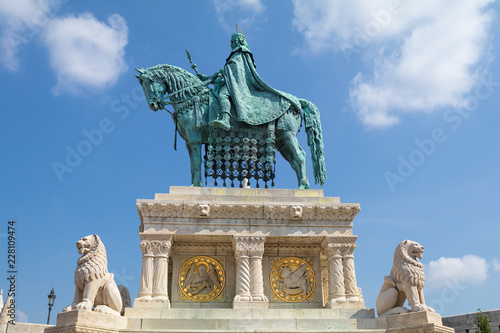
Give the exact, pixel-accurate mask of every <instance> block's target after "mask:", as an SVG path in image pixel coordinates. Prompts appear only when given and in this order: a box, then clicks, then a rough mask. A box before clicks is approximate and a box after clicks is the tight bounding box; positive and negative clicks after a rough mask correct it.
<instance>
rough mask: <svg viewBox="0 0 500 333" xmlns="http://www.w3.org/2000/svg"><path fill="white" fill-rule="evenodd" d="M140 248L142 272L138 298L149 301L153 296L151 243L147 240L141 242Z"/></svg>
mask: <svg viewBox="0 0 500 333" xmlns="http://www.w3.org/2000/svg"><path fill="white" fill-rule="evenodd" d="M140 247H141V250H142V270H141V284H140V287H139V294H138V297H139V298H141V299H150V298H151V297H152V294H153V270H154V255H153V249H152V244H151V242H150V241H148V240H143V241H141V243H140Z"/></svg>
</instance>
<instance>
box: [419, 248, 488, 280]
mask: <svg viewBox="0 0 500 333" xmlns="http://www.w3.org/2000/svg"><path fill="white" fill-rule="evenodd" d="M489 267H490V265H489V264H488V263H486V260H485V259H483V258H481V257H478V256H476V255H473V254H469V255H465V256H463V257H462V258H445V257H441V258H439V259H438V260H436V261H431V262H430V263H429V265H426V266H425V268H424V271H425V279H426V286H428V287H431V288H440V287H443V286H446V285H447V284H453V285H460V284H477V283H482V282H484V281H485V280H486V278H487V277H488V269H489Z"/></svg>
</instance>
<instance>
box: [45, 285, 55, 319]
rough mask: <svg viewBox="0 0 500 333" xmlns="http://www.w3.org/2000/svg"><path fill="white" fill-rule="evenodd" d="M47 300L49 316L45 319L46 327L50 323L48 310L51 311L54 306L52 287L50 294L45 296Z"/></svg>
mask: <svg viewBox="0 0 500 333" xmlns="http://www.w3.org/2000/svg"><path fill="white" fill-rule="evenodd" d="M47 297H48V298H49V316H48V317H47V325H49V321H50V310H52V306H53V305H54V301H55V300H56V294H54V287H52V290H51V291H50V294H49V295H47Z"/></svg>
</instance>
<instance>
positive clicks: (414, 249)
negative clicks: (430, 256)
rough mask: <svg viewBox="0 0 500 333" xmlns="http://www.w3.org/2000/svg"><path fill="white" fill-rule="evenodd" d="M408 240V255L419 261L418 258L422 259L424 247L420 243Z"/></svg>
mask: <svg viewBox="0 0 500 333" xmlns="http://www.w3.org/2000/svg"><path fill="white" fill-rule="evenodd" d="M406 242H407V244H406V246H407V249H408V255H409V256H410V257H412V258H413V259H414V260H416V261H418V259H422V255H423V254H424V247H423V246H422V245H420V244H419V243H417V242H413V241H410V240H409V241H406Z"/></svg>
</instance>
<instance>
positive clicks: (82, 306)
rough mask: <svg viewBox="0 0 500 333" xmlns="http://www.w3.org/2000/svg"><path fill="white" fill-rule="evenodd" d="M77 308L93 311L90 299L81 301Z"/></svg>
mask: <svg viewBox="0 0 500 333" xmlns="http://www.w3.org/2000/svg"><path fill="white" fill-rule="evenodd" d="M75 309H76V310H86V311H92V303H90V302H89V301H83V302H80V303H78V304H77V305H76V306H75Z"/></svg>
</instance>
